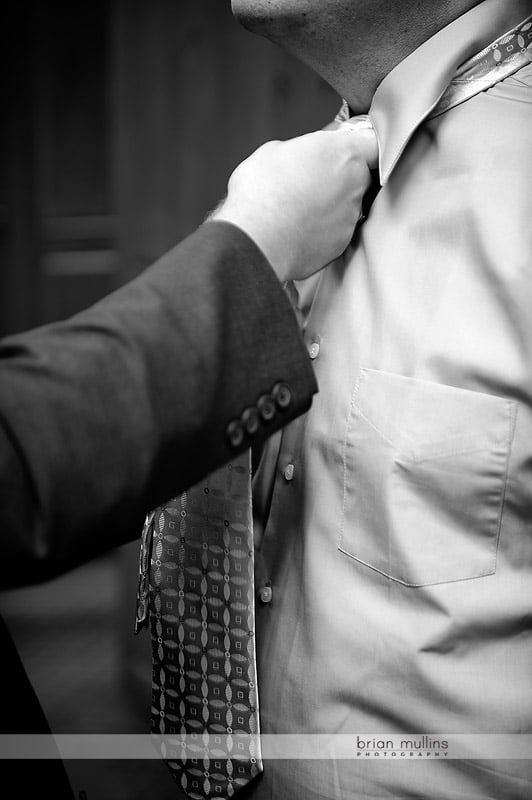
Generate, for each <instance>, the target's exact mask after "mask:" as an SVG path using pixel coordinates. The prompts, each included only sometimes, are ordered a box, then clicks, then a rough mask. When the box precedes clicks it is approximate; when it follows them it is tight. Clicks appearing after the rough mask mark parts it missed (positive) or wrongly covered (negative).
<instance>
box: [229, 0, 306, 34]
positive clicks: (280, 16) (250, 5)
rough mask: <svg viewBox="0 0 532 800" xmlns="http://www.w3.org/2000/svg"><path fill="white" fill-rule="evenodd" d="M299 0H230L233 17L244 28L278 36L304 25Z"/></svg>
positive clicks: (304, 18)
mask: <svg viewBox="0 0 532 800" xmlns="http://www.w3.org/2000/svg"><path fill="white" fill-rule="evenodd" d="M302 6H303V7H304V6H306V3H301V0H298V2H294V0H231V10H232V12H233V16H234V17H235V19H237V20H238V22H240V24H241V25H243V26H244V28H247V29H248V30H250V31H253V33H258V34H260V35H261V36H267V37H271V38H277V37H280V38H281V39H282V38H283V36H284V35H285V34H286V33H289V32H291V31H293V30H294V29H295V28H300V27H304V25H305V23H306V15H305V14H302V13H301V11H302Z"/></svg>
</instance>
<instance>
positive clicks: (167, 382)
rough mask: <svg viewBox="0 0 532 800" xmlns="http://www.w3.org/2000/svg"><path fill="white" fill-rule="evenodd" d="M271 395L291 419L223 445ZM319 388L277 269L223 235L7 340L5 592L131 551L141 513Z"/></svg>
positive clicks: (2, 459) (181, 248)
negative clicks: (116, 551) (113, 551)
mask: <svg viewBox="0 0 532 800" xmlns="http://www.w3.org/2000/svg"><path fill="white" fill-rule="evenodd" d="M279 383H285V384H287V385H288V387H289V392H288V399H289V401H290V402H289V403H288V405H287V406H286V407H284V408H282V407H280V406H279V404H277V405H276V411H275V414H274V416H273V418H272V419H271V420H270V421H266V422H265V421H264V420H263V419H262V417H260V415H259V419H260V422H259V428H258V431H257V432H256V433H255V434H254V435H248V434H246V436H245V437H244V438H243V441H242V442H241V443H240V444H238V445H237V446H236V447H235V446H232V445H231V441H230V438H229V437H228V425H229V424H230V423H231V421H233V420H236V421H237V423H238V422H239V420H240V419H241V415H242V412H243V411H245V410H246V409H252V412H253V411H254V410H255V409H256V404H257V401H258V400H259V398H260V397H261V396H263V395H269V394H270V393H271V392H272V387H273V386H274V385H275V384H279ZM316 388H317V387H316V384H315V380H314V376H313V372H312V369H311V366H310V363H309V359H308V355H307V353H306V350H305V348H304V346H303V342H302V339H301V335H300V331H299V329H298V326H297V323H296V319H295V315H294V313H293V310H292V308H291V306H290V303H289V301H288V300H287V298H286V297H285V294H284V292H283V290H282V287H281V286H280V284H279V282H278V280H277V278H276V276H275V274H274V273H273V270H272V269H271V267H270V265H269V264H268V262H267V261H266V259H265V258H264V256H263V254H262V253H261V251H260V250H259V249H258V248H257V247H256V246H255V244H254V243H253V242H252V241H251V240H250V239H249V238H248V237H247V236H246V235H245V234H244V233H243V232H242V231H240V230H239V229H238V228H236V227H234V226H232V225H230V224H228V223H224V222H208V223H205V224H204V225H202V226H201V227H200V228H199V229H198V230H197V231H196V232H195V233H193V234H192V235H191V236H190V237H188V239H185V240H184V241H183V242H182V243H181V244H179V245H178V246H177V247H176V248H174V249H173V250H172V251H170V252H169V253H168V254H166V255H165V256H164V257H163V258H162V259H161V260H160V261H158V262H157V263H156V264H154V265H153V266H152V267H150V268H148V269H147V270H146V271H145V272H144V273H143V274H142V275H141V276H140V277H139V278H137V279H135V280H134V281H132V282H131V283H129V284H127V285H126V286H124V287H122V288H121V289H119V290H117V291H116V292H114V293H113V294H111V295H109V296H108V297H106V298H105V299H104V300H102V301H100V302H99V303H97V304H96V305H95V306H92V307H91V308H89V309H87V310H86V311H84V312H82V313H80V314H78V315H76V316H75V317H72V318H71V319H69V320H67V321H65V322H63V323H58V324H54V325H50V326H46V327H42V328H40V329H37V330H34V331H30V332H28V333H25V334H21V335H17V336H12V337H9V338H7V339H4V340H3V341H2V342H1V343H0V489H1V496H2V504H1V510H0V525H1V532H0V557H1V561H2V565H3V567H2V572H1V574H2V577H1V579H0V587H2V588H5V587H7V586H16V585H22V584H24V583H28V582H35V581H38V580H42V579H45V578H48V577H52V576H53V575H54V574H56V573H58V572H61V571H64V570H65V569H68V568H70V567H72V566H75V565H76V564H78V563H81V562H82V561H85V560H87V559H89V558H91V557H93V556H95V555H97V554H99V553H101V552H103V551H104V550H106V549H109V548H111V547H114V546H116V545H119V544H122V543H124V542H125V541H128V540H130V539H133V538H135V537H136V536H137V535H138V534H139V532H140V528H141V526H142V521H143V518H144V514H145V512H146V510H147V509H150V508H153V507H155V506H157V505H158V504H160V503H161V502H164V501H165V500H167V499H168V498H169V497H171V496H173V495H175V494H178V493H179V492H180V491H182V490H183V489H185V488H186V487H187V486H189V485H191V484H193V483H194V482H196V481H198V480H199V479H200V478H202V477H204V476H205V475H206V474H207V473H209V472H211V471H212V470H213V469H215V468H216V467H218V466H220V465H221V464H222V463H224V462H226V461H228V460H230V458H231V457H232V456H234V455H235V454H236V453H237V452H239V451H241V450H243V449H245V448H247V447H249V445H250V444H251V443H253V444H255V443H260V441H262V440H264V439H265V438H266V437H267V436H268V435H269V434H271V433H273V431H275V430H277V429H278V428H279V427H281V426H282V425H284V424H286V423H287V422H288V421H289V420H291V419H292V418H294V417H295V416H297V415H298V414H301V413H302V412H303V411H305V410H306V409H307V408H308V406H309V405H310V401H311V397H312V394H313V392H315V391H316ZM286 399H287V398H286V392H285V397H284V400H285V401H286ZM270 405H271V404H270ZM282 405H284V403H283V404H282ZM247 413H248V415H249V413H250V412H249V411H248V412H247ZM255 417H256V415H255ZM236 439H238V437H236ZM234 442H235V438H234V437H233V445H234Z"/></svg>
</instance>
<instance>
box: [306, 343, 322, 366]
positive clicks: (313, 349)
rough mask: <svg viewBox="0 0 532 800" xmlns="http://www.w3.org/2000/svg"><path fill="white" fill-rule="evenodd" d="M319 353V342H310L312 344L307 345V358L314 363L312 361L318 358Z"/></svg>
mask: <svg viewBox="0 0 532 800" xmlns="http://www.w3.org/2000/svg"><path fill="white" fill-rule="evenodd" d="M319 353H320V343H319V342H312V344H311V345H309V348H308V354H309V356H310V357H311V359H312V360H313V361H314V359H315V358H317V357H318V355H319Z"/></svg>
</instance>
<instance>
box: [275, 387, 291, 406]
mask: <svg viewBox="0 0 532 800" xmlns="http://www.w3.org/2000/svg"><path fill="white" fill-rule="evenodd" d="M272 394H273V399H274V400H275V402H276V403H277V405H278V406H279V408H288V406H289V405H290V403H291V402H292V392H291V391H290V387H289V386H288V384H287V383H276V384H275V386H274V387H273V389H272Z"/></svg>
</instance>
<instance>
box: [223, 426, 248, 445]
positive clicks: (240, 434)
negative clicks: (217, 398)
mask: <svg viewBox="0 0 532 800" xmlns="http://www.w3.org/2000/svg"><path fill="white" fill-rule="evenodd" d="M226 433H227V439H228V441H229V444H230V445H231V447H234V448H235V449H236V448H237V447H240V445H241V444H242V442H243V441H244V427H243V425H242V423H241V422H240V420H238V419H234V420H232V421H231V422H230V423H229V425H228V426H227V429H226Z"/></svg>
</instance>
